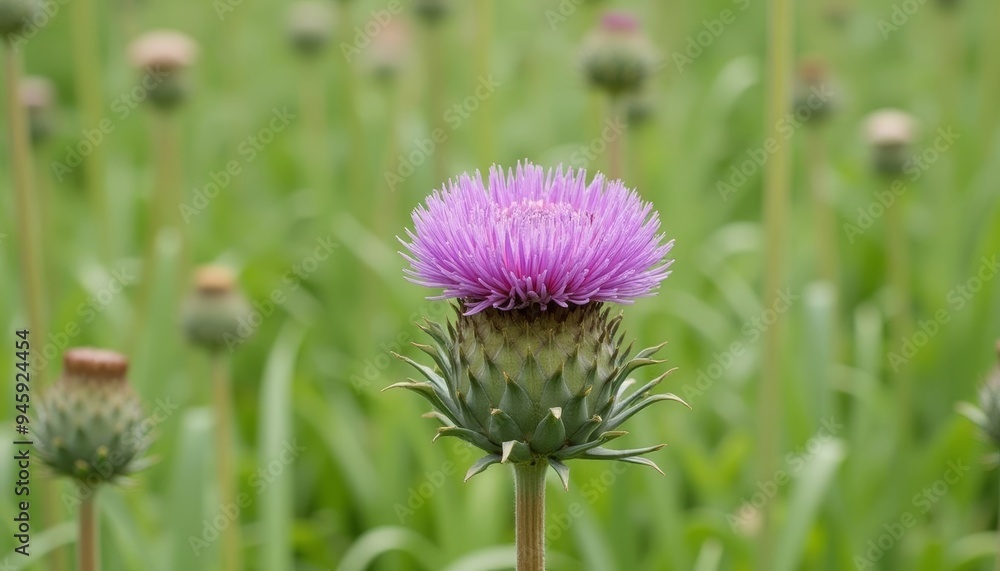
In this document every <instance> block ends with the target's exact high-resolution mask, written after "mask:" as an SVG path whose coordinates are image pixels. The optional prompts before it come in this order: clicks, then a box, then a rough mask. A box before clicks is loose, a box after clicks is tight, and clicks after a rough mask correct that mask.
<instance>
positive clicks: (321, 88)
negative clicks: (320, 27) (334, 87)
mask: <svg viewBox="0 0 1000 571" xmlns="http://www.w3.org/2000/svg"><path fill="white" fill-rule="evenodd" d="M322 64H323V60H322V59H321V58H316V59H315V60H312V59H310V60H309V61H306V62H303V66H302V91H301V95H302V119H303V121H302V122H303V137H302V141H303V147H304V148H303V150H302V156H304V157H307V159H308V173H307V176H308V178H309V184H310V186H311V187H312V191H313V192H314V193H315V194H316V195H318V196H324V197H327V199H332V197H333V196H334V193H332V192H330V188H331V184H330V181H329V177H328V176H327V175H328V173H329V169H328V168H327V166H326V165H327V157H328V153H327V147H326V143H327V140H326V133H327V128H326V75H325V74H324V70H325V66H324V65H322ZM330 211H331V210H330V209H327V210H326V212H330Z"/></svg>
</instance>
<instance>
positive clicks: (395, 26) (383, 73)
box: [367, 20, 413, 80]
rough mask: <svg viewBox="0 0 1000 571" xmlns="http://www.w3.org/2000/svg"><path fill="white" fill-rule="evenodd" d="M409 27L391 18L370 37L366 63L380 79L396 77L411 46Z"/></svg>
mask: <svg viewBox="0 0 1000 571" xmlns="http://www.w3.org/2000/svg"><path fill="white" fill-rule="evenodd" d="M412 44H413V42H412V34H411V31H410V27H409V26H407V25H406V23H404V22H402V21H399V20H392V21H390V22H389V23H388V24H386V25H385V27H384V28H382V31H381V32H379V33H378V34H377V35H375V36H374V37H373V38H372V45H371V47H370V48H369V49H368V61H367V65H368V67H369V68H370V69H371V71H372V74H373V75H374V76H375V77H376V78H378V79H380V80H389V79H392V78H394V77H396V74H398V73H399V70H400V69H402V67H403V65H404V64H405V62H406V58H407V56H408V55H409V53H410V50H411V48H412Z"/></svg>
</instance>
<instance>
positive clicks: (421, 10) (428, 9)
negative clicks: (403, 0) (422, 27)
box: [413, 0, 451, 24]
mask: <svg viewBox="0 0 1000 571" xmlns="http://www.w3.org/2000/svg"><path fill="white" fill-rule="evenodd" d="M413 9H414V10H415V11H416V13H417V16H418V17H420V19H421V20H423V21H424V22H427V23H428V24H435V23H437V22H440V21H441V20H443V19H444V17H445V16H447V15H448V12H450V11H451V2H449V0H414V2H413Z"/></svg>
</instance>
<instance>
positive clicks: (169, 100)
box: [129, 30, 198, 109]
mask: <svg viewBox="0 0 1000 571" xmlns="http://www.w3.org/2000/svg"><path fill="white" fill-rule="evenodd" d="M197 55H198V45H197V44H196V43H195V41H194V40H192V39H191V38H190V37H188V36H187V35H185V34H182V33H180V32H176V31H173V30H155V31H152V32H147V33H145V34H143V35H142V36H140V37H139V38H138V39H136V40H135V41H133V42H132V44H131V45H130V46H129V58H130V59H131V61H132V65H134V66H135V67H136V68H137V69H139V70H140V71H141V72H142V73H143V78H142V86H143V87H144V88H145V89H146V90H147V96H148V99H149V101H150V103H152V104H153V105H156V106H157V107H159V108H161V109H172V108H174V107H176V106H178V105H179V104H180V103H182V102H183V101H184V100H185V99H186V98H187V95H188V92H189V91H190V88H189V86H188V83H187V78H186V76H185V74H184V73H183V72H184V70H186V69H187V68H188V67H190V66H191V65H192V64H193V63H194V60H195V57H196V56H197Z"/></svg>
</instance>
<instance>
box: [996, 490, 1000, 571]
mask: <svg viewBox="0 0 1000 571" xmlns="http://www.w3.org/2000/svg"><path fill="white" fill-rule="evenodd" d="M997 497H998V498H1000V494H998V495H997ZM996 571H1000V507H998V509H997V561H996Z"/></svg>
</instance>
